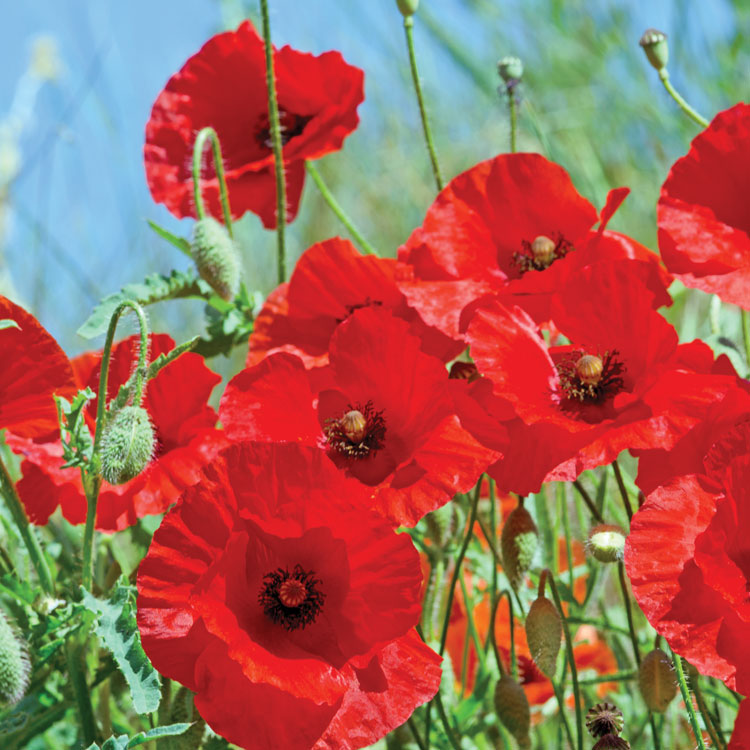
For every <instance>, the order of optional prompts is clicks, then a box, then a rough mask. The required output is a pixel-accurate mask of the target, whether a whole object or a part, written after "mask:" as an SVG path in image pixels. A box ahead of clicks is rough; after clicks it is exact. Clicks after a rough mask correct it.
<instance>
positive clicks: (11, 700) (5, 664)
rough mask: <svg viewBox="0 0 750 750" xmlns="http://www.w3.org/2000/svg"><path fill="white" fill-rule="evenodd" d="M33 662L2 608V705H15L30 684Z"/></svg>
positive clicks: (0, 670) (0, 666)
mask: <svg viewBox="0 0 750 750" xmlns="http://www.w3.org/2000/svg"><path fill="white" fill-rule="evenodd" d="M30 671H31V664H30V663H29V656H28V652H27V650H26V644H25V643H24V641H23V640H22V639H21V637H20V636H19V635H18V634H17V633H16V632H15V630H14V628H13V627H12V626H11V624H10V623H9V622H8V620H7V619H6V616H5V613H4V612H3V611H2V610H0V705H6V706H7V705H10V706H12V705H14V704H16V703H18V701H20V700H21V698H23V696H24V693H25V692H26V688H27V687H28V686H29V673H30Z"/></svg>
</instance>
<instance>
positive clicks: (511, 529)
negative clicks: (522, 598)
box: [500, 504, 539, 589]
mask: <svg viewBox="0 0 750 750" xmlns="http://www.w3.org/2000/svg"><path fill="white" fill-rule="evenodd" d="M538 542H539V532H538V530H537V528H536V524H535V523H534V519H533V518H532V517H531V514H530V513H529V511H527V510H526V508H524V507H523V505H520V504H519V505H518V506H517V507H515V508H514V509H513V510H512V511H511V512H510V515H509V516H508V518H507V519H506V521H505V524H504V525H503V532H502V535H501V536H500V551H501V553H502V558H503V570H504V571H505V575H506V576H507V577H508V580H509V581H510V584H511V586H513V588H514V589H516V588H518V584H519V583H520V582H521V580H522V578H523V576H524V574H525V573H526V571H527V570H528V569H529V568H530V567H531V561H532V560H533V559H534V554H535V552H536V548H537V544H538Z"/></svg>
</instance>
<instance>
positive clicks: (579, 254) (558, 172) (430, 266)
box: [398, 154, 670, 340]
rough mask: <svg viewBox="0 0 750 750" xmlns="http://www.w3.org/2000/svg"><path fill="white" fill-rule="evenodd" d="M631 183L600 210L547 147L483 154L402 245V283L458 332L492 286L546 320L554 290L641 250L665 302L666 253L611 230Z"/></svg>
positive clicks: (637, 257)
mask: <svg viewBox="0 0 750 750" xmlns="http://www.w3.org/2000/svg"><path fill="white" fill-rule="evenodd" d="M627 193H628V190H627V189H626V188H619V189H617V190H613V191H611V192H610V194H609V196H608V198H607V205H606V206H605V207H604V209H603V210H602V212H601V214H599V215H597V211H596V209H595V208H594V206H592V205H591V203H589V202H588V201H587V200H586V199H585V198H583V197H582V196H581V195H579V193H578V192H577V191H576V189H575V187H574V186H573V183H572V181H571V179H570V177H569V175H568V173H567V172H566V171H565V170H564V169H563V168H562V167H561V166H559V165H557V164H554V163H553V162H550V161H548V160H547V159H545V158H544V157H543V156H541V155H539V154H502V155H501V156H497V157H495V158H494V159H489V160H488V161H484V162H481V163H479V164H477V165H476V166H474V167H472V168H471V169H469V170H467V171H466V172H464V173H463V174H460V175H459V176H458V177H456V178H454V179H453V180H451V182H450V183H449V184H448V185H447V186H446V187H445V189H444V190H443V191H442V192H441V193H440V194H439V195H438V197H437V198H436V199H435V202H434V203H433V204H432V206H430V208H429V209H428V211H427V215H426V216H425V219H424V222H423V223H422V226H421V227H419V228H417V229H416V230H415V231H414V232H413V233H412V235H411V237H409V239H408V240H407V242H406V243H405V244H404V245H403V246H402V247H401V248H400V249H399V254H398V259H399V261H401V263H402V264H403V265H402V266H401V267H400V269H401V274H402V279H401V280H400V282H399V286H400V288H401V290H402V291H403V293H404V294H405V295H406V297H407V300H408V301H409V304H410V305H411V306H412V307H415V308H416V309H417V310H418V311H419V313H420V314H421V315H422V317H423V318H424V320H425V322H426V323H428V324H429V325H432V326H435V327H437V328H439V329H440V330H442V331H443V332H445V333H446V334H448V335H449V336H451V337H452V338H454V339H457V340H460V339H462V326H461V316H462V312H464V311H465V309H466V308H467V306H468V305H470V304H471V303H472V302H474V301H476V300H477V299H479V298H480V297H482V296H483V295H485V294H498V295H503V297H504V298H505V299H504V300H503V301H504V304H506V305H509V306H512V305H519V306H520V307H522V308H523V309H524V310H525V311H526V312H527V313H529V315H531V317H532V318H533V319H534V320H535V321H536V322H537V323H540V324H541V323H544V322H546V321H547V320H548V319H549V317H550V315H549V304H550V299H551V296H552V295H553V294H554V292H556V291H557V290H558V289H560V288H561V286H562V285H563V284H564V282H565V281H566V280H567V279H568V278H569V277H570V276H571V275H573V274H574V273H577V272H578V271H580V269H582V268H584V267H586V266H588V265H591V264H592V263H596V262H598V261H600V260H614V259H631V260H632V261H633V268H634V269H637V271H636V270H634V271H633V272H632V273H634V274H635V273H638V274H639V275H640V276H641V277H642V279H643V281H644V282H645V283H646V284H647V285H648V286H649V288H650V289H651V290H652V291H653V292H654V295H655V296H654V304H655V306H657V307H658V306H660V305H664V304H670V300H669V296H668V295H667V294H666V286H668V278H667V276H666V274H665V273H664V272H663V271H662V270H661V269H660V268H659V258H658V256H657V255H656V254H654V253H652V252H651V251H649V250H648V249H647V248H645V247H643V246H642V245H639V244H638V243H637V242H635V241H634V240H631V239H630V238H629V237H626V236H625V235H622V234H618V233H616V232H610V231H605V227H606V225H607V222H608V221H609V219H610V218H611V216H612V214H613V213H614V212H615V211H616V210H617V208H618V207H619V205H620V204H621V203H622V201H623V200H624V199H625V197H626V195H627ZM597 221H598V222H599V228H598V230H597V231H596V232H594V231H592V227H593V226H594V224H595V223H596V222H597Z"/></svg>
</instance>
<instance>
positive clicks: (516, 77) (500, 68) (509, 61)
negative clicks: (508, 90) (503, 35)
mask: <svg viewBox="0 0 750 750" xmlns="http://www.w3.org/2000/svg"><path fill="white" fill-rule="evenodd" d="M497 72H498V73H499V74H500V78H502V79H503V81H505V83H510V82H511V81H520V80H521V78H523V63H522V62H521V60H520V58H518V57H512V56H508V57H503V58H502V59H501V60H500V61H499V62H498V64H497Z"/></svg>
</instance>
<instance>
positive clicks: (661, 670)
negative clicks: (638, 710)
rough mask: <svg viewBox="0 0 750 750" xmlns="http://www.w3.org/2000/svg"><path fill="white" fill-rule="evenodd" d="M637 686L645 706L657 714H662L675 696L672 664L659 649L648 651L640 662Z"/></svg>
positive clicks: (675, 684) (675, 689)
mask: <svg viewBox="0 0 750 750" xmlns="http://www.w3.org/2000/svg"><path fill="white" fill-rule="evenodd" d="M638 685H639V687H640V688H641V695H642V696H643V700H644V702H645V703H646V705H647V706H648V707H649V708H650V709H651V710H652V711H658V712H659V713H664V711H666V710H667V707H668V706H669V704H670V703H671V702H672V699H673V698H674V697H675V695H677V682H676V681H675V676H674V672H673V671H672V662H671V661H670V660H669V657H668V656H667V655H666V654H665V653H664V652H663V651H662V650H661V649H660V648H655V649H654V650H653V651H650V652H649V653H648V654H646V656H645V658H644V659H643V661H642V662H641V668H640V669H639V670H638Z"/></svg>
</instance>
